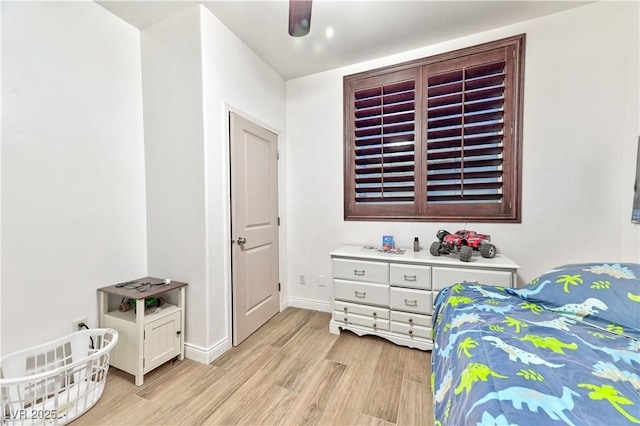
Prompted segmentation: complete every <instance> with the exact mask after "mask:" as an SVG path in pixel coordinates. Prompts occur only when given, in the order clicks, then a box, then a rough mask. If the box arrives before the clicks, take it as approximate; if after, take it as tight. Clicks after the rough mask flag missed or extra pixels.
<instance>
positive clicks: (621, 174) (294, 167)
mask: <svg viewBox="0 0 640 426" xmlns="http://www.w3.org/2000/svg"><path fill="white" fill-rule="evenodd" d="M639 16H640V15H639V12H638V3H637V2H631V3H626V2H623V3H610V2H604V3H602V2H601V3H595V4H592V5H588V6H583V7H580V8H576V9H571V10H569V11H567V12H562V13H558V14H555V15H551V16H547V17H543V18H539V19H535V20H531V21H527V22H523V23H520V24H516V25H512V26H509V27H505V28H500V29H496V30H493V31H488V32H485V33H481V34H476V35H473V36H469V37H464V38H460V39H456V40H451V41H449V42H445V43H441V44H437V45H434V46H428V47H425V48H422V49H417V50H413V51H410V52H405V53H401V54H398V55H394V56H390V57H385V58H381V59H378V60H373V61H368V62H365V63H360V64H356V65H353V66H349V67H345V68H340V69H336V70H332V71H328V72H324V73H320V74H316V75H312V76H308V77H302V78H298V79H294V80H289V81H287V151H288V152H287V173H288V175H287V188H286V191H287V197H288V199H287V217H288V230H287V232H288V238H289V241H290V244H289V250H288V252H287V256H288V269H287V284H288V287H289V296H290V301H291V303H292V304H294V305H300V306H308V305H312V304H315V305H316V306H318V305H320V306H323V307H324V308H328V307H329V305H328V302H329V300H330V276H331V263H330V259H329V255H328V253H329V252H330V251H331V250H333V249H335V248H336V247H338V246H340V245H341V244H345V243H354V244H364V243H367V244H380V238H381V236H382V235H386V234H391V235H394V236H395V237H396V241H397V245H399V246H401V247H402V246H404V247H410V246H411V243H412V241H413V237H414V236H418V237H420V241H421V244H422V246H423V247H428V246H429V244H430V243H431V242H432V241H433V240H435V233H436V232H437V230H438V229H440V228H444V229H448V230H450V231H455V230H457V229H461V228H463V227H465V224H464V223H436V222H433V223H401V222H345V221H344V220H343V124H342V78H343V76H344V75H348V74H352V73H356V72H360V71H364V70H367V69H372V68H376V67H380V66H384V65H390V64H393V63H397V62H402V61H406V60H411V59H417V58H421V57H425V56H429V55H433V54H438V53H442V52H447V51H451V50H455V49H458V48H462V47H467V46H472V45H476V44H480V43H483V42H487V41H492V40H496V39H500V38H503V37H508V36H512V35H516V34H520V33H526V34H527V41H526V43H527V44H526V69H525V96H524V139H523V141H524V151H523V152H524V159H523V188H522V194H523V195H522V196H523V214H522V223H521V224H477V223H468V224H466V227H467V229H475V230H477V231H480V232H486V233H489V234H491V236H492V241H493V242H495V244H496V246H497V247H498V250H499V251H500V252H502V253H504V254H505V255H507V256H509V257H510V258H512V259H513V260H514V261H516V262H518V263H519V264H520V265H522V270H521V273H520V276H519V282H520V284H523V283H525V282H527V281H528V280H530V279H532V278H534V277H535V276H536V275H538V274H539V273H541V272H543V271H544V270H546V269H548V268H551V267H553V266H556V265H558V264H562V263H568V262H574V261H576V262H577V261H591V260H604V261H612V260H618V261H620V260H627V261H636V262H637V261H638V260H639V259H640V248H639V247H638V241H640V227H639V226H637V225H632V224H631V223H630V218H631V203H632V199H633V181H634V173H635V172H634V168H635V164H634V162H635V152H636V151H635V149H636V143H637V136H638V134H639V133H640V126H639V123H638V121H639V118H638V117H639V114H640V110H639V106H638V99H639V89H638V86H639V85H638V74H639V66H638V57H639V41H638V40H639V30H638V27H639V25H638V22H639V21H640V19H639ZM300 274H305V276H306V284H305V285H301V284H299V277H300ZM319 275H324V276H325V277H326V283H327V284H326V285H325V286H324V287H321V286H319V285H318V283H317V281H318V276H319Z"/></svg>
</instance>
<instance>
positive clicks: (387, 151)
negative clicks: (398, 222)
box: [349, 70, 419, 215]
mask: <svg viewBox="0 0 640 426" xmlns="http://www.w3.org/2000/svg"><path fill="white" fill-rule="evenodd" d="M417 76H418V72H417V71H416V70H412V71H410V72H403V73H397V74H394V75H393V76H392V78H391V79H385V78H382V79H381V78H373V79H368V80H364V81H360V82H359V84H358V85H357V86H354V87H353V88H352V90H351V97H350V105H349V108H350V109H351V114H352V115H351V117H350V120H349V121H350V123H352V126H350V138H351V140H352V148H353V155H352V156H351V159H350V162H351V164H350V167H351V168H352V170H353V175H352V176H350V179H351V180H352V182H353V187H352V192H351V194H352V195H351V197H352V201H353V208H354V209H355V210H357V211H358V212H361V213H365V214H366V212H367V211H372V210H378V211H379V210H382V211H384V212H385V213H386V214H401V215H402V214H413V212H414V210H415V192H416V188H415V181H416V170H415V169H416V141H417V140H418V138H417V137H416V125H417V124H416V123H419V121H416V105H417V100H418V99H419V97H418V96H417V93H418V89H419V85H418V82H417ZM418 112H419V111H418Z"/></svg>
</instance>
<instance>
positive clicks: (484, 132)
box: [426, 61, 506, 204]
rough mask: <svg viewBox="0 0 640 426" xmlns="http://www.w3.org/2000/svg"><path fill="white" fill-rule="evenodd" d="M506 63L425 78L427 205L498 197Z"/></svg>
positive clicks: (499, 199) (496, 200)
mask: <svg viewBox="0 0 640 426" xmlns="http://www.w3.org/2000/svg"><path fill="white" fill-rule="evenodd" d="M505 65H506V64H505V61H499V62H494V63H489V64H482V65H478V66H470V67H465V68H463V69H457V70H452V71H446V72H443V73H440V74H435V75H430V76H429V77H428V79H427V83H426V85H427V105H426V111H427V129H428V131H427V179H426V180H427V203H432V204H435V203H438V204H444V203H457V204H460V203H463V204H466V203H500V202H502V198H503V193H502V191H503V153H504V152H503V150H504V109H505Z"/></svg>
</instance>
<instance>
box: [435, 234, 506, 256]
mask: <svg viewBox="0 0 640 426" xmlns="http://www.w3.org/2000/svg"><path fill="white" fill-rule="evenodd" d="M436 237H437V238H438V241H434V242H433V243H432V244H431V247H430V248H429V252H430V253H431V254H432V255H433V256H440V255H441V254H451V253H459V254H460V260H461V261H463V262H468V261H470V260H471V255H472V254H473V250H474V249H475V250H478V251H479V252H480V254H481V255H482V257H487V258H492V257H495V256H496V246H494V245H493V244H491V243H490V241H491V236H490V235H486V234H478V233H477V232H475V231H467V230H461V231H457V232H456V233H455V234H451V233H449V232H447V231H445V230H444V229H441V230H439V231H438V233H437V234H436Z"/></svg>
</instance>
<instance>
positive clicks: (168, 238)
mask: <svg viewBox="0 0 640 426" xmlns="http://www.w3.org/2000/svg"><path fill="white" fill-rule="evenodd" d="M200 37H201V36H200V22H199V10H198V8H197V7H193V8H190V9H187V10H186V11H184V12H183V13H181V14H178V15H176V16H173V17H171V18H169V19H167V20H164V21H161V22H159V23H158V24H156V25H153V26H151V27H149V28H146V29H145V30H144V31H142V32H141V39H142V76H143V79H142V81H143V93H144V127H145V158H146V168H147V176H146V184H147V250H148V256H149V257H148V261H149V274H150V275H151V276H155V277H161V278H170V279H173V280H176V281H183V282H187V283H189V287H188V288H187V307H188V308H187V310H186V322H187V324H186V329H185V341H186V342H189V343H194V344H198V345H204V344H205V343H206V342H207V335H208V333H207V329H208V324H209V321H208V317H207V309H208V307H207V294H208V289H207V285H208V284H207V277H206V258H205V232H206V228H205V199H204V197H205V192H204V191H205V181H204V164H205V161H204V146H203V135H204V128H203V116H202V60H201V42H200Z"/></svg>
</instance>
